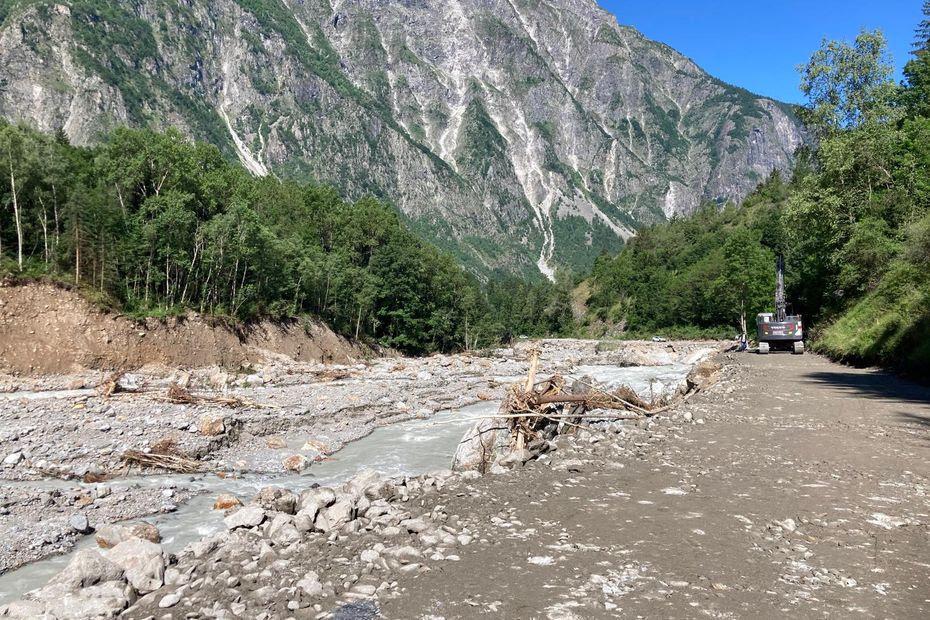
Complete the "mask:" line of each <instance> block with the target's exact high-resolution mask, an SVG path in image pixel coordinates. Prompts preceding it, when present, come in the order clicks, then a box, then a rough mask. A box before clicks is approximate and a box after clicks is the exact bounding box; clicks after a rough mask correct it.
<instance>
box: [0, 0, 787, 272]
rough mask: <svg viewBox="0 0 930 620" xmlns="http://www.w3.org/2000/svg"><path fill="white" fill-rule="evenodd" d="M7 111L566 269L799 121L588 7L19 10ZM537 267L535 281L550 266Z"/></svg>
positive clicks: (19, 4)
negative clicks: (369, 207) (384, 210)
mask: <svg viewBox="0 0 930 620" xmlns="http://www.w3.org/2000/svg"><path fill="white" fill-rule="evenodd" d="M0 19H2V20H3V21H2V26H0V115H3V116H6V117H8V118H10V119H14V120H22V121H26V122H29V123H31V124H33V125H35V126H37V127H39V128H41V129H45V130H49V131H52V130H56V129H58V128H63V129H64V131H65V132H66V133H67V135H68V137H69V138H70V139H71V140H72V141H73V142H74V143H79V144H88V143H94V142H95V141H96V140H98V139H99V138H100V137H101V136H102V135H103V134H105V133H106V132H107V131H108V130H109V129H111V128H112V127H114V126H118V125H123V124H129V125H135V126H148V127H152V128H157V129H162V128H166V127H168V126H175V127H179V128H181V129H182V131H184V132H186V133H187V134H189V135H191V136H192V137H195V138H198V139H203V140H207V141H209V142H212V143H214V144H216V145H218V146H219V147H220V148H221V149H222V150H223V151H224V153H226V154H227V155H228V156H229V157H238V158H239V159H240V160H241V161H242V163H243V164H244V165H245V166H246V167H247V168H248V169H249V170H250V171H252V172H253V173H254V174H260V175H264V174H275V175H278V176H280V177H299V178H303V179H313V180H316V181H320V182H325V183H331V184H333V185H334V186H336V187H337V188H338V189H339V190H340V191H342V192H343V193H344V194H345V195H347V196H348V197H350V198H351V197H358V196H361V195H364V194H374V195H376V196H379V197H382V198H385V199H387V200H389V201H391V202H392V203H393V204H394V205H396V207H397V208H398V209H399V211H400V212H401V213H402V214H403V216H404V217H405V219H406V220H407V221H408V223H409V224H410V225H411V226H412V227H413V228H414V229H415V230H416V231H418V232H419V233H420V234H421V235H423V236H425V237H427V238H429V239H431V240H433V241H434V242H436V243H437V244H439V245H440V246H442V247H444V248H446V249H448V250H450V251H452V252H453V253H455V254H456V255H457V256H459V257H460V259H462V260H463V262H464V263H465V264H467V265H468V266H470V267H471V268H472V269H473V270H475V271H476V272H479V273H487V272H489V271H491V270H494V269H503V270H506V271H510V272H513V273H517V274H521V275H530V274H533V273H535V274H537V275H538V273H539V272H542V273H543V274H546V275H549V276H551V274H552V273H553V270H554V269H555V268H556V267H558V266H565V267H570V268H576V269H577V268H584V267H587V266H589V265H590V263H591V262H592V261H593V259H594V258H595V257H596V256H597V255H598V254H599V253H600V252H601V251H602V250H604V249H608V250H616V249H617V248H618V247H619V245H620V243H621V240H622V239H626V238H628V237H629V236H630V235H632V234H633V233H634V231H635V230H636V228H637V227H638V226H641V225H643V224H647V223H652V222H656V221H661V220H664V219H667V218H671V217H674V216H678V215H686V214H688V213H689V212H691V211H692V210H694V209H695V208H696V207H697V206H698V205H699V204H700V203H702V202H705V201H718V202H720V201H725V200H739V199H741V198H742V197H744V196H745V195H747V194H748V193H749V192H750V191H751V190H752V189H753V188H755V187H756V186H757V185H758V183H759V182H760V181H762V180H763V179H764V178H765V177H767V176H768V175H769V173H770V172H771V171H772V170H776V169H777V170H787V169H788V168H789V167H790V165H791V161H792V155H793V153H794V151H795V149H796V148H797V147H798V146H799V145H800V144H801V143H802V141H803V134H802V130H801V128H800V125H799V123H798V122H797V120H796V119H795V118H794V116H793V114H792V111H791V109H790V108H789V107H788V106H786V105H784V104H780V103H778V102H775V101H772V100H769V99H765V98H760V97H757V96H755V95H753V94H751V93H749V92H747V91H745V90H742V89H739V88H735V87H732V86H729V85H727V84H724V83H722V82H720V81H719V80H716V79H714V78H713V77H711V76H709V75H707V74H706V73H705V72H703V71H702V70H701V69H700V68H699V67H698V66H696V65H695V64H694V63H693V62H692V61H690V60H689V59H687V58H685V57H684V56H682V55H681V54H679V53H677V52H675V51H674V50H673V49H671V48H669V47H667V46H665V45H662V44H660V43H656V42H654V41H650V40H648V39H646V38H645V37H643V36H642V35H641V34H639V33H638V32H637V31H636V30H634V29H632V28H628V27H624V26H620V25H618V23H617V21H616V18H615V17H614V16H612V15H611V14H609V13H607V12H606V11H604V10H602V9H601V8H599V7H598V6H597V5H596V4H595V3H594V2H592V1H590V0H561V1H555V0H442V1H440V0H394V1H385V0H209V1H208V0H184V1H181V2H174V1H170V0H110V1H108V2H105V3H104V2H98V1H96V0H70V1H69V0H59V1H58V2H48V1H43V0H6V1H5V2H0ZM537 270H538V271H537Z"/></svg>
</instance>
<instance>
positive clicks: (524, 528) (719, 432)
mask: <svg viewBox="0 0 930 620" xmlns="http://www.w3.org/2000/svg"><path fill="white" fill-rule="evenodd" d="M733 363H734V364H735V365H736V369H735V375H731V379H730V380H729V381H728V384H725V385H723V386H718V389H715V390H712V391H711V392H710V393H708V394H704V395H699V397H698V398H695V399H693V400H692V401H691V402H690V403H689V404H688V405H687V406H685V408H684V409H683V411H682V412H681V413H683V414H684V419H683V420H682V422H681V423H679V424H677V425H676V424H675V423H674V421H673V424H671V425H661V426H657V427H655V430H654V431H653V432H649V431H648V430H647V432H646V433H632V434H627V435H623V434H621V435H619V436H616V437H619V441H618V440H617V439H615V436H611V437H609V438H605V439H604V440H603V441H601V442H599V443H597V444H596V445H592V446H591V447H590V448H580V449H578V450H577V451H574V452H575V453H574V454H570V452H573V450H566V451H564V453H563V451H562V450H560V451H559V452H558V453H557V454H558V455H559V459H557V460H555V461H554V462H553V464H552V467H550V466H548V465H546V464H544V463H538V462H537V463H534V464H532V465H531V466H529V468H528V469H527V470H524V471H519V472H512V473H509V474H505V475H501V476H495V477H492V478H489V479H486V485H483V486H479V489H481V490H480V491H479V492H478V493H477V494H476V495H474V496H471V497H458V496H449V497H445V498H442V499H443V500H445V502H446V503H445V507H446V510H448V511H449V512H451V513H457V514H468V515H469V516H470V520H471V521H474V522H475V526H474V527H473V529H474V530H475V531H476V537H477V538H479V539H484V540H485V541H487V542H480V541H479V542H477V543H476V544H473V545H471V546H469V547H467V548H464V549H462V550H461V552H460V555H461V561H459V562H454V563H448V562H447V563H444V564H443V565H442V566H441V567H438V568H436V569H435V570H432V571H429V572H425V573H423V574H420V575H418V576H416V577H408V578H405V579H402V580H401V582H400V584H399V586H400V594H399V596H397V597H396V598H393V599H389V600H386V601H383V602H382V605H381V613H382V614H383V617H386V618H392V619H401V618H424V619H425V618H430V619H438V618H445V619H452V618H480V617H488V618H512V619H517V618H521V619H522V618H527V619H528V618H549V619H553V620H555V619H566V620H569V619H570V620H574V619H586V618H616V617H622V618H636V617H646V618H658V617H662V618H695V617H715V618H748V617H757V618H785V617H794V618H819V617H833V618H927V617H930V461H928V456H930V390H928V389H926V388H922V387H918V386H915V385H912V384H909V383H906V382H903V381H901V380H898V379H896V378H894V377H893V376H890V375H887V374H884V373H880V372H875V371H862V370H854V369H850V368H845V367H841V366H837V365H833V364H830V363H828V362H826V361H824V360H823V359H821V358H818V357H816V356H812V355H806V356H804V357H795V356H789V355H772V356H769V357H759V356H754V355H739V356H734V358H733ZM688 413H690V414H691V416H693V419H694V421H698V420H700V419H703V420H704V421H705V422H706V423H705V424H688V423H687V422H686V420H687V414H688ZM564 459H567V460H564ZM337 616H338V613H337ZM345 617H349V616H345Z"/></svg>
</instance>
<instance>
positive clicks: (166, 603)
mask: <svg viewBox="0 0 930 620" xmlns="http://www.w3.org/2000/svg"><path fill="white" fill-rule="evenodd" d="M180 602H181V594H180V593H178V592H172V593H170V594H166V595H164V596H163V597H161V600H160V601H158V606H159V607H160V608H162V609H168V608H169V607H174V606H175V605H177V604H178V603H180Z"/></svg>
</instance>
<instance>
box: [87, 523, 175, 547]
mask: <svg viewBox="0 0 930 620" xmlns="http://www.w3.org/2000/svg"><path fill="white" fill-rule="evenodd" d="M95 538H96V540H97V546H98V547H100V548H101V549H111V548H113V547H115V546H116V545H118V544H120V543H121V542H123V541H126V540H130V539H132V538H139V539H142V540H147V541H148V542H151V543H160V542H161V533H160V532H159V531H158V528H157V527H155V526H154V525H152V524H151V523H146V522H145V521H140V522H138V523H132V524H130V525H122V524H118V523H109V524H106V525H101V526H100V527H98V528H97V532H96V535H95Z"/></svg>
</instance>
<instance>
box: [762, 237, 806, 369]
mask: <svg viewBox="0 0 930 620" xmlns="http://www.w3.org/2000/svg"><path fill="white" fill-rule="evenodd" d="M756 340H758V341H759V353H762V354H765V353H768V352H769V351H772V350H783V351H791V352H792V353H796V354H798V355H800V354H802V353H804V325H803V324H802V322H801V315H800V314H788V302H787V301H786V299H785V257H784V256H782V255H781V254H779V255H778V259H777V260H776V262H775V312H774V313H773V312H760V313H759V314H757V315H756Z"/></svg>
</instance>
